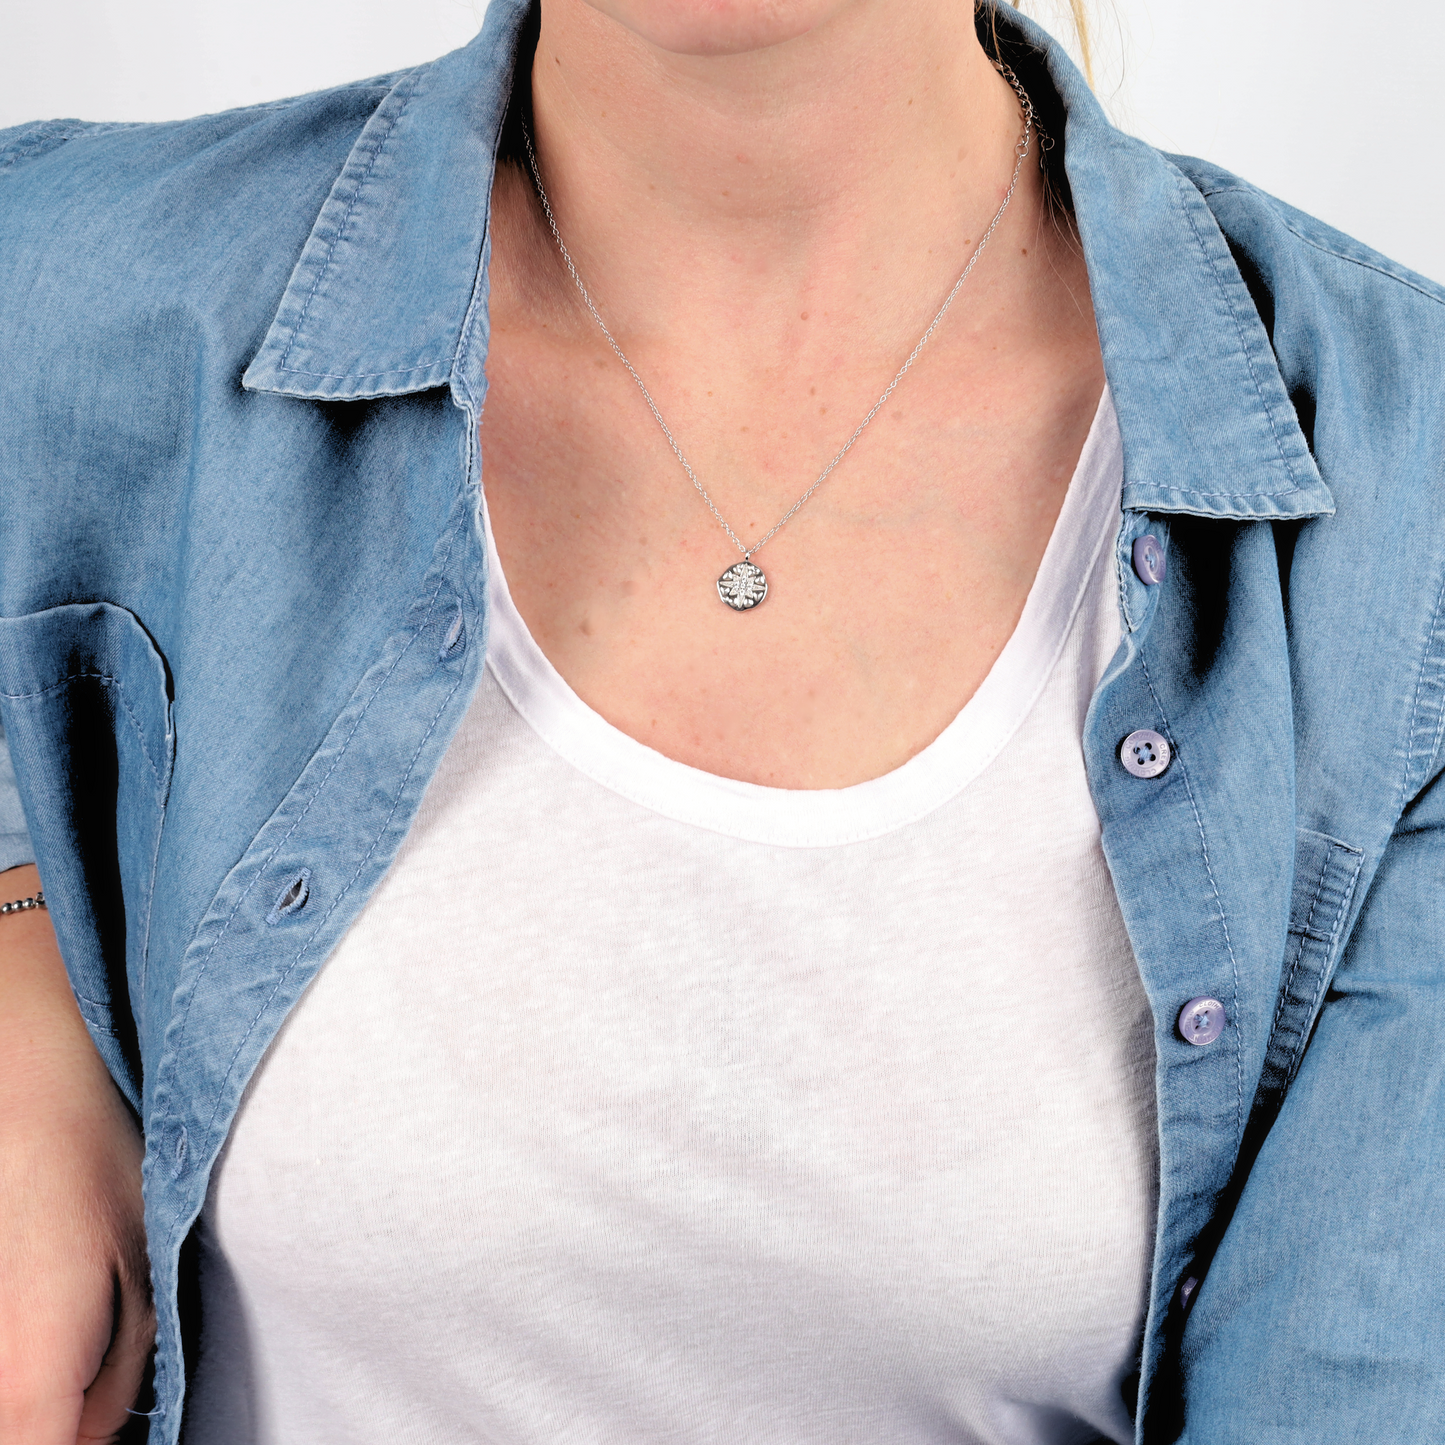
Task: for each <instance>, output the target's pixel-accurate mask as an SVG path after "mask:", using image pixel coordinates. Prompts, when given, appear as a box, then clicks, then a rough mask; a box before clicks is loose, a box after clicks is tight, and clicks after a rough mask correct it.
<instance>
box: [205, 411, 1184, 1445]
mask: <svg viewBox="0 0 1445 1445" xmlns="http://www.w3.org/2000/svg"><path fill="white" fill-rule="evenodd" d="M1120 482H1121V461H1120V450H1119V439H1118V431H1117V426H1116V424H1115V420H1114V415H1113V410H1112V407H1111V405H1110V403H1109V401H1108V397H1107V394H1106V396H1105V398H1104V401H1103V402H1102V403H1101V406H1100V410H1099V414H1098V416H1097V418H1096V419H1095V423H1094V427H1093V430H1092V432H1091V434H1090V437H1089V441H1088V444H1087V446H1086V447H1085V450H1084V455H1083V457H1082V459H1081V461H1080V464H1079V468H1078V470H1077V472H1076V474H1075V476H1074V479H1073V482H1072V484H1071V486H1070V489H1069V493H1068V496H1067V498H1066V500H1065V503H1064V507H1063V511H1062V515H1061V516H1060V519H1059V522H1058V524H1057V526H1056V528H1055V531H1054V535H1053V537H1052V539H1051V540H1050V542H1049V545H1048V550H1047V552H1046V555H1045V557H1044V559H1043V563H1042V566H1041V567H1040V570H1039V574H1038V578H1037V580H1036V582H1035V584H1034V587H1033V589H1032V591H1031V592H1030V594H1029V598H1028V602H1027V605H1026V607H1025V609H1024V612H1023V616H1022V619H1021V620H1020V622H1019V625H1018V628H1017V630H1016V631H1015V633H1014V635H1013V636H1012V638H1011V639H1010V641H1009V643H1008V645H1007V646H1006V647H1005V649H1004V651H1003V653H1002V655H1001V656H1000V657H999V659H998V661H997V663H996V664H995V666H994V668H993V670H992V671H991V672H990V674H989V676H988V678H987V680H986V681H985V682H984V684H983V685H982V687H981V688H980V689H979V691H978V693H977V694H976V695H975V697H974V698H973V699H972V700H971V701H970V702H969V703H968V705H967V707H965V708H964V709H963V711H962V712H961V713H960V714H959V716H958V717H957V718H956V719H955V720H954V721H953V722H952V723H951V724H950V725H949V726H948V728H946V729H945V730H944V732H943V733H942V734H941V735H940V736H939V737H938V739H937V740H936V741H935V742H933V743H932V744H931V745H930V746H929V747H927V748H926V749H925V750H924V751H923V752H921V753H920V754H918V756H916V757H915V758H913V759H912V760H911V761H910V762H908V763H907V764H905V765H904V766H903V767H901V768H899V769H897V770H896V771H894V772H892V773H889V774H887V775H886V776H884V777H881V778H878V779H876V780H874V781H872V782H867V783H863V784H860V785H858V786H856V787H850V788H842V789H838V790H835V791H827V792H797V791H788V790H783V789H772V788H763V787H758V786H755V785H750V784H744V783H738V782H733V781H729V780H726V779H722V778H718V777H715V776H713V775H711V774H707V773H704V772H701V771H698V770H696V769H693V768H689V767H686V766H684V765H682V764H680V763H676V762H673V761H671V760H669V759H667V758H665V757H663V756H661V755H660V754H658V753H656V752H653V751H652V750H651V749H649V748H647V747H645V746H643V745H642V744H640V743H638V742H636V741H634V740H633V739H631V738H629V737H626V736H625V735H623V734H622V733H620V732H618V731H617V730H616V729H614V728H612V727H611V726H610V725H609V724H608V723H606V722H605V721H604V720H603V719H602V718H601V717H599V716H598V715H597V714H596V713H594V712H592V711H591V710H590V709H589V708H587V707H586V705H585V704H583V703H582V702H581V700H580V699H578V698H577V697H576V695H575V694H573V693H572V692H571V690H570V689H569V688H568V687H567V685H566V684H565V683H564V682H563V681H562V680H561V678H560V677H559V676H558V675H557V674H556V672H555V671H554V670H553V669H552V668H551V666H550V665H549V664H548V662H547V660H546V659H545V657H544V656H543V655H542V653H541V652H540V650H539V649H538V648H537V646H536V644H535V643H534V642H533V640H532V639H531V637H530V636H529V635H528V633H527V630H526V627H525V625H524V624H523V622H522V620H521V619H520V617H519V616H518V615H517V613H516V611H515V609H514V608H513V606H512V604H511V601H510V599H509V597H508V595H507V592H506V587H505V583H504V581H503V579H502V574H501V571H500V568H499V567H498V566H497V562H496V558H495V555H493V559H492V566H493V572H492V577H493V584H492V609H493V612H492V617H493V621H492V633H491V643H490V650H489V659H488V668H487V671H486V675H485V677H484V678H483V680H482V682H481V684H480V685H479V689H478V692H477V695H476V698H475V700H474V702H473V704H472V706H471V708H470V710H469V712H468V714H467V716H466V718H465V720H464V722H463V724H462V726H461V729H460V731H459V733H458V735H457V737H456V739H455V741H454V742H453V743H452V745H451V747H450V749H449V750H448V752H447V755H446V757H445V758H444V760H443V762H442V764H441V767H440V769H439V771H438V773H437V774H436V777H435V779H434V781H433V782H432V784H431V786H430V789H429V790H428V793H427V796H426V799H425V801H424V803H423V806H422V808H421V810H420V813H419V814H418V817H417V819H416V822H415V824H414V826H413V828H412V830H411V833H410V834H409V836H408V837H407V839H406V842H405V844H404V846H403V848H402V850H401V852H400V854H399V856H398V858H397V860H396V862H395V863H394V865H393V866H392V868H391V870H390V871H389V872H388V874H387V875H386V877H385V879H384V880H383V882H382V884H381V886H380V887H379V888H378V889H377V891H376V893H375V894H374V896H373V897H372V899H371V900H370V902H369V903H368V904H367V906H366V908H365V910H364V911H363V912H362V914H361V915H360V917H359V918H358V919H357V921H356V923H355V924H354V925H353V927H352V928H351V930H350V932H349V933H348V934H347V935H346V937H345V939H344V940H343V941H342V943H341V945H340V946H339V948H338V949H337V950H336V952H335V954H334V955H333V956H332V958H331V959H330V960H329V961H328V962H327V963H326V965H325V967H324V968H323V969H322V971H321V973H320V975H319V976H318V978H317V980H316V982H315V983H314V984H313V985H312V987H311V989H310V990H309V991H308V993H307V994H306V995H305V997H304V998H303V999H302V1000H301V1002H300V1004H299V1005H298V1006H297V1008H296V1009H295V1011H294V1013H293V1014H292V1016H291V1017H290V1019H289V1020H288V1021H287V1023H286V1024H285V1026H284V1028H283V1029H282V1031H281V1033H280V1034H279V1035H278V1037H277V1039H276V1040H275V1042H274V1043H273V1045H272V1047H271V1049H270V1051H269V1052H268V1054H267V1055H266V1057H265V1059H264V1060H263V1062H262V1064H261V1067H260V1069H259V1070H258V1072H257V1074H256V1077H255V1078H254V1080H253V1081H252V1083H251V1085H250V1088H249V1089H248V1090H247V1093H246V1096H245V1099H244V1101H243V1103H242V1106H241V1110H240V1113H239V1115H238V1117H237V1119H236V1122H235V1125H234V1128H233V1130H232V1134H231V1138H230V1141H229V1142H228V1144H227V1147H226V1150H225V1152H224V1153H223V1155H222V1157H221V1159H220V1161H219V1163H218V1165H217V1168H216V1170H215V1173H214V1176H213V1179H212V1182H211V1189H210V1194H209V1196H208V1200H207V1204H206V1207H205V1211H204V1214H203V1218H202V1236H201V1243H202V1250H201V1261H202V1309H203V1335H202V1348H201V1357H200V1364H199V1369H198V1372H197V1378H196V1380H195V1384H194V1394H193V1398H192V1402H191V1405H190V1407H189V1408H190V1416H189V1422H190V1428H189V1432H188V1435H187V1438H188V1440H190V1441H192V1442H194V1445H421V1442H427V1445H457V1442H462V1441H477V1442H487V1445H574V1442H575V1445H584V1442H586V1445H654V1442H655V1445H704V1442H718V1445H722V1442H726V1445H739V1442H747V1445H772V1442H776V1445H805V1442H807V1445H883V1442H887V1445H914V1442H916V1445H925V1442H927V1445H943V1442H951V1445H952V1442H957V1445H965V1442H999V1445H1003V1442H1008V1445H1045V1442H1050V1445H1053V1442H1073V1441H1084V1440H1094V1439H1098V1438H1101V1437H1102V1438H1106V1439H1109V1440H1117V1441H1123V1440H1126V1439H1131V1438H1132V1430H1131V1428H1130V1426H1129V1421H1128V1416H1127V1412H1126V1407H1125V1404H1124V1401H1123V1399H1122V1398H1121V1395H1120V1388H1119V1387H1120V1381H1121V1379H1122V1378H1123V1376H1124V1375H1125V1374H1126V1372H1127V1371H1128V1370H1129V1369H1130V1368H1131V1359H1132V1355H1133V1352H1134V1350H1135V1348H1136V1342H1137V1339H1138V1336H1139V1333H1140V1330H1141V1327H1142V1321H1143V1309H1144V1301H1145V1288H1146V1281H1147V1277H1148V1269H1149V1259H1150V1252H1151V1246H1152V1238H1153V1228H1154V1208H1155V1188H1156V1185H1155V1176H1156V1163H1155V1143H1154V1138H1155V1131H1154V1115H1153V1063H1154V1056H1153V1045H1152V1042H1151V1025H1150V1019H1149V1010H1148V1006H1147V1003H1146V1000H1145V996H1144V993H1143V989H1142V986H1141V984H1140V981H1139V977H1138V972H1137V969H1136V966H1135V963H1134V959H1133V955H1132V953H1131V950H1130V947H1129V942H1128V939H1127V937H1126V935H1125V932H1124V927H1123V923H1122V921H1121V918H1120V915H1119V911H1118V907H1117V904H1116V902H1115V898H1114V892H1113V889H1112V886H1111V883H1110V880H1109V875H1108V871H1107V869H1106V866H1105V863H1104V858H1103V855H1102V852H1101V850H1100V846H1099V830H1098V822H1097V819H1096V817H1095V813H1094V810H1093V806H1092V804H1091V801H1090V797H1089V791H1088V788H1087V786H1086V782H1085V776H1084V765H1083V758H1082V753H1081V747H1080V737H1081V732H1082V727H1083V721H1084V713H1085V710H1086V708H1087V706H1088V702H1089V698H1090V695H1091V694H1092V692H1093V689H1094V687H1095V685H1096V683H1097V680H1098V678H1099V677H1100V675H1101V674H1102V671H1103V669H1104V667H1105V665H1106V664H1107V662H1108V660H1109V658H1110V657H1111V656H1112V654H1113V652H1114V650H1115V648H1116V646H1117V643H1118V636H1119V632H1118V617H1117V602H1116V590H1115V580H1114V573H1113V549H1112V547H1111V542H1112V539H1113V537H1114V536H1115V534H1116V532H1117V528H1118V519H1119V511H1118V504H1119V489H1120ZM740 625H742V626H746V625H747V622H746V619H740Z"/></svg>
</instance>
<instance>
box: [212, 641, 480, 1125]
mask: <svg viewBox="0 0 1445 1445" xmlns="http://www.w3.org/2000/svg"><path fill="white" fill-rule="evenodd" d="M418 631H420V629H418ZM461 685H462V679H461V678H460V677H458V678H457V680H456V682H455V683H453V684H452V689H451V691H450V692H448V693H447V695H446V697H444V698H443V699H442V704H441V706H440V707H439V708H438V709H437V711H436V714H435V716H434V717H433V718H432V720H431V725H430V726H429V727H428V728H427V730H426V732H425V733H423V734H422V739H421V741H420V742H419V743H418V744H417V745H416V751H415V752H414V753H413V754H412V755H411V760H410V762H408V763H407V766H406V772H405V774H404V775H403V776H402V780H401V786H400V787H399V788H398V789H397V790H396V797H395V798H394V799H393V800H392V804H391V808H390V809H389V810H388V812H387V815H386V817H385V819H384V820H383V821H382V825H381V827H380V828H378V829H377V831H376V836H375V837H374V838H373V839H372V840H371V846H370V847H369V848H367V850H366V852H365V853H364V854H363V855H362V857H361V861H360V862H359V863H357V865H356V869H355V871H354V872H353V873H352V875H351V877H350V878H348V879H347V880H346V886H345V887H344V888H342V889H341V891H340V892H339V893H337V895H336V897H335V898H334V899H333V900H332V903H331V907H330V908H328V909H327V910H326V912H325V913H324V914H323V915H322V918H321V921H320V922H319V923H318V924H317V925H316V928H315V930H314V931H313V932H312V935H311V937H310V938H308V939H307V940H306V942H305V943H304V944H302V946H301V948H300V950H299V951H298V952H297V954H296V956H295V957H294V958H293V959H292V960H291V962H290V963H288V964H287V965H286V967H285V968H284V969H283V970H282V972H281V974H280V976H279V977H278V978H277V980H276V983H275V985H274V986H273V987H272V989H271V992H270V993H269V994H268V995H267V996H266V999H265V1002H264V1003H262V1005H261V1007H260V1008H259V1009H257V1010H256V1013H255V1016H254V1017H253V1018H252V1020H251V1022H250V1023H249V1024H247V1025H246V1032H245V1033H244V1034H242V1035H241V1038H240V1040H239V1042H238V1043H237V1044H236V1049H235V1052H234V1053H233V1054H232V1055H231V1057H230V1059H229V1060H228V1061H227V1064H226V1072H225V1073H224V1074H223V1075H222V1076H221V1082H220V1086H219V1087H218V1088H217V1090H216V1102H215V1104H214V1105H213V1107H212V1109H211V1117H210V1118H209V1119H207V1120H206V1128H205V1141H206V1148H207V1149H209V1148H210V1141H211V1136H212V1134H213V1133H214V1132H215V1125H216V1116H217V1115H218V1114H219V1113H220V1112H221V1097H222V1094H223V1093H224V1091H225V1085H226V1081H227V1080H228V1079H229V1078H230V1077H231V1071H232V1070H233V1069H234V1068H235V1067H236V1060H237V1059H238V1058H240V1056H241V1050H242V1049H243V1048H245V1047H246V1040H247V1039H249V1038H250V1037H251V1035H252V1034H253V1033H254V1032H255V1031H256V1025H257V1024H258V1023H260V1021H261V1018H262V1016H263V1015H264V1014H265V1012H266V1010H267V1009H268V1008H270V1006H271V1003H272V1001H273V1000H274V999H275V997H276V995H277V994H278V993H279V992H280V991H281V988H282V986H283V985H284V984H285V982H286V980H287V979H288V978H290V977H291V974H292V973H293V971H294V970H295V968H296V966H297V964H299V963H300V962H301V960H302V959H303V958H305V957H306V955H307V953H308V952H309V951H310V949H311V945H312V943H313V942H314V941H315V939H316V936H317V934H319V933H320V932H321V931H322V929H324V928H325V927H326V921H327V919H329V918H330V917H331V915H332V914H333V913H334V912H335V911H336V910H337V909H338V908H339V907H340V906H341V900H342V899H343V898H345V897H346V895H347V894H348V893H350V892H351V889H352V887H353V886H354V885H355V883H356V880H357V879H358V878H359V877H360V876H361V872H362V869H364V868H365V867H366V864H367V862H368V860H369V859H370V858H371V855H372V854H373V853H374V852H376V847H377V844H378V843H380V842H381V840H382V838H383V837H384V836H385V834H386V830H387V828H388V827H390V825H391V820H392V818H394V817H395V816H396V810H397V808H398V807H400V806H401V799H402V794H403V793H404V792H405V791H406V785H407V783H408V782H409V781H410V780H411V775H412V773H413V772H414V771H415V770H416V760H417V759H418V758H419V757H420V756H421V752H422V749H423V748H424V747H426V744H427V739H428V738H430V737H431V735H432V733H434V732H435V731H436V725H437V723H438V721H439V720H440V719H441V715H442V714H443V713H444V712H445V711H446V707H447V704H448V703H449V702H450V701H451V700H452V698H453V697H455V696H456V692H457V689H458V688H459V687H460V686H461Z"/></svg>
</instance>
